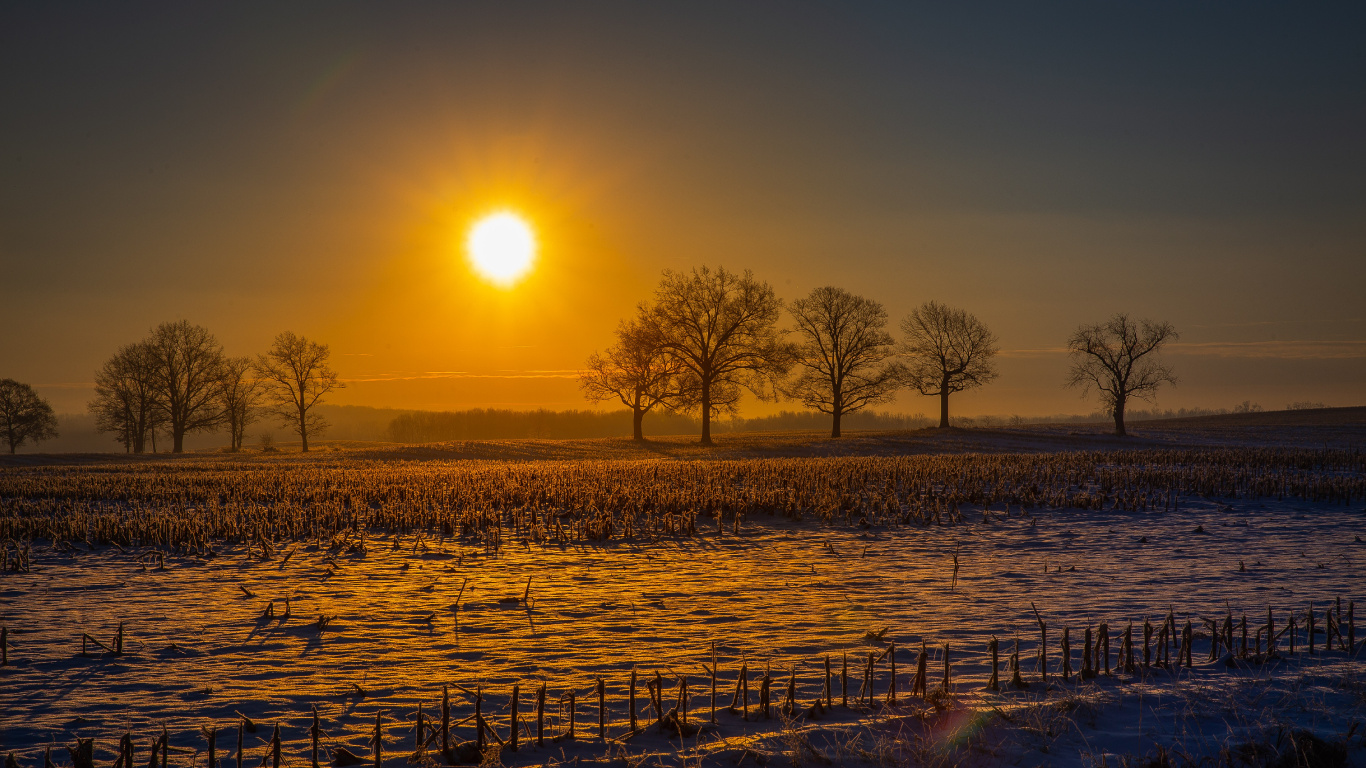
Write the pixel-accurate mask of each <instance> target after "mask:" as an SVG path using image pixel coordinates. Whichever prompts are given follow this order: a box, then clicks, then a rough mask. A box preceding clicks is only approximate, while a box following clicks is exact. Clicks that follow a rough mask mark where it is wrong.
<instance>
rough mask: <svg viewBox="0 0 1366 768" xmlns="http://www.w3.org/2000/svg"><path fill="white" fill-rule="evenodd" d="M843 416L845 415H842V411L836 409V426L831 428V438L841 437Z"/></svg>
mask: <svg viewBox="0 0 1366 768" xmlns="http://www.w3.org/2000/svg"><path fill="white" fill-rule="evenodd" d="M843 415H844V414H842V413H840V409H838V408H836V409H835V414H834V416H835V419H834V425H833V426H831V428H830V436H831V437H839V436H840V417H841V416H843Z"/></svg>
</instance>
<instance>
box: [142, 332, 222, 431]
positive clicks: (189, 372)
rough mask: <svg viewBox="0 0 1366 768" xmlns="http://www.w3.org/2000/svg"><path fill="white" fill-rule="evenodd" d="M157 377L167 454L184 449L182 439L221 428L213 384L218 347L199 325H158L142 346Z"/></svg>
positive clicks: (218, 368)
mask: <svg viewBox="0 0 1366 768" xmlns="http://www.w3.org/2000/svg"><path fill="white" fill-rule="evenodd" d="M146 344H147V348H148V350H149V352H150V354H151V356H152V360H153V361H154V364H155V367H154V369H153V370H154V371H155V372H156V383H157V405H158V406H159V408H160V410H161V412H162V413H163V415H164V416H165V418H166V425H167V426H168V427H169V428H170V431H171V452H172V453H180V452H182V451H183V450H184V449H185V435H187V434H190V433H193V432H207V431H213V430H215V429H218V428H219V427H221V426H222V425H223V422H224V417H223V407H222V403H221V402H220V401H219V398H218V379H219V376H220V375H221V373H222V371H221V369H222V365H223V348H222V347H220V346H219V345H218V340H217V339H215V338H214V336H213V334H212V333H209V331H208V329H206V328H205V327H204V326H202V325H190V323H189V322H188V321H186V320H178V321H176V322H174V323H162V324H161V325H159V326H157V327H156V329H155V330H153V331H152V336H151V338H149V339H148V340H147V341H146Z"/></svg>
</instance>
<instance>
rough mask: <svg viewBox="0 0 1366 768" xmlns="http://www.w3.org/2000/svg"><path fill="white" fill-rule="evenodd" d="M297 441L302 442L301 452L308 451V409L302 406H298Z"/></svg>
mask: <svg viewBox="0 0 1366 768" xmlns="http://www.w3.org/2000/svg"><path fill="white" fill-rule="evenodd" d="M299 441H300V442H301V443H303V452H304V453H308V411H306V410H304V408H303V407H300V408H299Z"/></svg>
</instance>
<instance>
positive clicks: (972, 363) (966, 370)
mask: <svg viewBox="0 0 1366 768" xmlns="http://www.w3.org/2000/svg"><path fill="white" fill-rule="evenodd" d="M901 330H902V332H903V333H905V334H906V338H905V340H904V341H903V342H902V344H901V354H903V355H905V356H906V357H907V358H908V363H907V366H906V383H907V384H908V385H909V386H911V387H913V388H914V389H915V390H917V391H918V392H920V394H922V395H926V396H930V397H933V396H938V397H939V428H940V429H944V428H947V427H948V426H949V395H951V394H953V393H954V392H962V391H964V390H967V389H972V388H974V387H980V386H982V385H983V384H986V383H988V382H990V381H991V380H993V379H995V378H996V366H995V364H994V363H993V362H992V358H993V357H995V356H996V353H997V351H998V350H997V348H996V336H995V335H994V334H992V332H991V330H990V329H988V328H987V327H986V325H985V324H983V323H982V321H981V320H978V319H977V318H976V317H975V316H973V315H970V314H968V313H967V312H966V311H965V310H961V309H954V308H953V307H950V306H947V305H945V304H940V303H939V302H936V301H927V302H925V303H924V304H922V305H920V306H919V307H917V308H916V309H915V310H914V311H912V312H911V314H909V315H907V316H906V318H905V319H904V320H902V321H901Z"/></svg>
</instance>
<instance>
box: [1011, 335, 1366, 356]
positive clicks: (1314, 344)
mask: <svg viewBox="0 0 1366 768" xmlns="http://www.w3.org/2000/svg"><path fill="white" fill-rule="evenodd" d="M1164 351H1166V352H1168V353H1170V354H1173V355H1181V356H1184V357H1219V358H1250V359H1262V360H1358V359H1362V358H1366V341H1304V340H1300V341H1203V342H1174V343H1172V344H1168V345H1167V346H1166V347H1165V350H1164ZM1066 354H1067V348H1066V347H1043V348H1039V349H1003V350H1001V352H1000V356H1001V357H1004V358H1019V359H1031V358H1047V357H1063V356H1065V355H1066Z"/></svg>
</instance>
